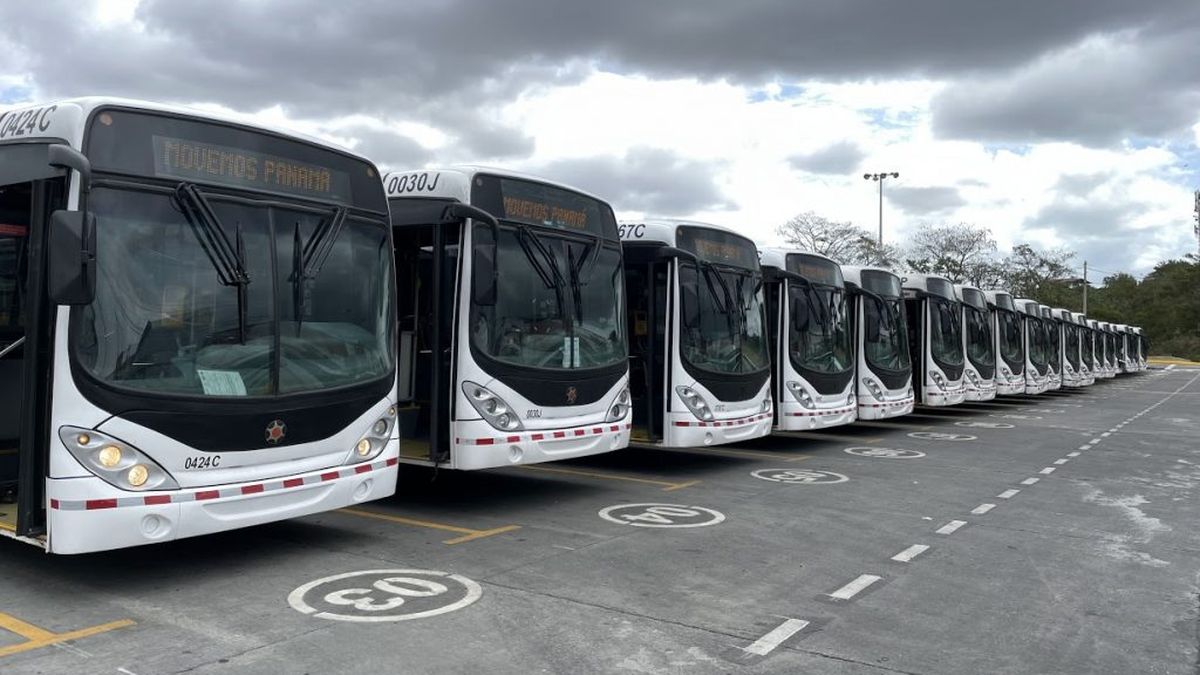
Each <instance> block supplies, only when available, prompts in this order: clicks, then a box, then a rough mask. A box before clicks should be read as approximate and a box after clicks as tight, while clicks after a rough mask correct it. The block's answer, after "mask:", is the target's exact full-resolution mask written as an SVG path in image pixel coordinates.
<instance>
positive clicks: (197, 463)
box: [183, 455, 221, 471]
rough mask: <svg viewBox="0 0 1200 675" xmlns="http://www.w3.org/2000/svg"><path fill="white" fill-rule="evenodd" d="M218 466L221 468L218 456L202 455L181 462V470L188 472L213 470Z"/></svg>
mask: <svg viewBox="0 0 1200 675" xmlns="http://www.w3.org/2000/svg"><path fill="white" fill-rule="evenodd" d="M219 466H221V456H220V455H202V456H200V457H188V458H186V459H184V460H183V468H184V469H187V470H189V471H190V470H192V469H215V468H217V467H219Z"/></svg>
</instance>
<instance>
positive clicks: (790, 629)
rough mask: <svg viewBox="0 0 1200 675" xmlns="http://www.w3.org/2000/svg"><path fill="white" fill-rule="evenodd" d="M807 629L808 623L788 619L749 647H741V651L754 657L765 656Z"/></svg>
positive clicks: (801, 620)
mask: <svg viewBox="0 0 1200 675" xmlns="http://www.w3.org/2000/svg"><path fill="white" fill-rule="evenodd" d="M807 627H808V622H807V621H805V620H803V619H788V620H786V621H784V622H783V623H781V624H779V625H778V626H776V627H775V628H773V629H772V630H771V632H770V633H767V634H766V635H764V636H762V637H760V638H758V639H757V640H755V641H754V642H753V643H752V644H751V645H750V646H748V647H743V648H742V651H745V652H746V653H749V654H754V655H755V656H766V655H767V654H770V653H771V652H772V651H774V650H775V648H776V647H778V646H779V645H781V644H783V642H784V641H785V640H787V639H788V638H790V637H792V636H793V635H795V634H796V633H799V632H800V631H802V630H804V629H805V628H807Z"/></svg>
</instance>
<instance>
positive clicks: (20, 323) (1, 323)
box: [0, 183, 33, 343]
mask: <svg viewBox="0 0 1200 675" xmlns="http://www.w3.org/2000/svg"><path fill="white" fill-rule="evenodd" d="M31 190H32V184H31V183H17V184H14V185H5V186H2V187H0V340H2V341H3V342H5V343H7V342H10V341H12V340H15V339H17V338H18V337H20V335H21V333H23V331H24V325H25V306H24V305H25V303H24V302H23V301H22V291H23V290H24V285H25V283H24V274H25V269H26V246H25V243H26V236H27V234H28V229H29V213H30V206H31V200H32V198H33V197H32V192H31Z"/></svg>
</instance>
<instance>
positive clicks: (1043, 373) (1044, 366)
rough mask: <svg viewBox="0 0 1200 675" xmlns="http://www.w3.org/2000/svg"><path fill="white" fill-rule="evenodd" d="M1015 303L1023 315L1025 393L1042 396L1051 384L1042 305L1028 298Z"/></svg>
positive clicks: (1016, 300)
mask: <svg viewBox="0 0 1200 675" xmlns="http://www.w3.org/2000/svg"><path fill="white" fill-rule="evenodd" d="M1013 302H1014V303H1015V304H1016V305H1017V310H1018V311H1019V312H1020V314H1021V324H1022V330H1021V334H1022V338H1021V339H1022V342H1023V344H1024V351H1025V393H1026V394H1040V393H1042V392H1044V391H1046V389H1047V388H1048V387H1049V384H1050V377H1049V375H1050V360H1049V354H1048V353H1047V347H1048V345H1047V337H1046V326H1045V324H1044V323H1043V321H1042V310H1041V305H1040V304H1038V302H1037V301H1036V300H1029V299H1027V298H1017V299H1015V300H1014V301H1013Z"/></svg>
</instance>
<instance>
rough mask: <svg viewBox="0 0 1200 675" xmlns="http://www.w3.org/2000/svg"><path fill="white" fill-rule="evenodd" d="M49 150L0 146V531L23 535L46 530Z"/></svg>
mask: <svg viewBox="0 0 1200 675" xmlns="http://www.w3.org/2000/svg"><path fill="white" fill-rule="evenodd" d="M49 147H50V146H49V145H48V144H44V143H26V144H16V145H5V146H0V529H2V530H4V531H5V533H7V534H12V535H16V536H20V537H26V538H42V537H44V535H45V533H46V504H45V489H46V475H47V473H46V472H47V459H48V456H49V439H50V429H49V420H50V387H51V375H52V363H53V356H54V351H53V317H54V311H53V310H54V305H53V304H51V302H50V300H49V298H48V296H47V283H46V277H47V264H48V260H47V259H48V254H47V247H48V241H49V239H50V237H49V236H48V234H49V226H50V221H51V214H52V213H53V212H54V211H55V210H57V209H60V208H62V207H63V206H64V205H65V200H64V196H65V187H66V182H65V180H64V178H63V175H64V173H65V171H64V169H63V168H61V167H56V166H51V165H50V164H49V162H48V155H49ZM60 147H61V146H60Z"/></svg>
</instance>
